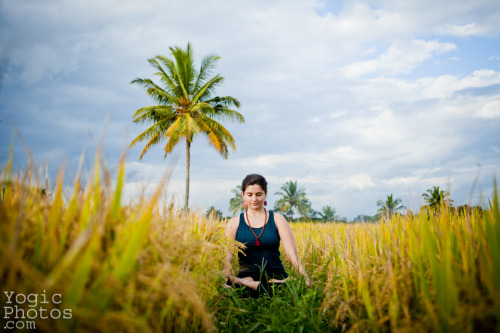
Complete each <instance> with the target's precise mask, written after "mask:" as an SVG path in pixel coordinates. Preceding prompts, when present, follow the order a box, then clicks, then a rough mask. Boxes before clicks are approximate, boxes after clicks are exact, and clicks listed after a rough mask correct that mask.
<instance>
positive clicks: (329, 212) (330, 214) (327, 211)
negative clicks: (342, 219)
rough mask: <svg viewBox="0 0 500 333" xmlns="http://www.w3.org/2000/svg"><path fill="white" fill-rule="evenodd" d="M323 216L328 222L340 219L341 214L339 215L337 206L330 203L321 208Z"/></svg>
mask: <svg viewBox="0 0 500 333" xmlns="http://www.w3.org/2000/svg"><path fill="white" fill-rule="evenodd" d="M321 217H322V218H323V220H325V221H327V222H331V221H335V220H338V219H339V216H338V215H337V211H336V210H335V208H332V207H330V206H329V205H327V206H325V207H323V208H322V209H321Z"/></svg>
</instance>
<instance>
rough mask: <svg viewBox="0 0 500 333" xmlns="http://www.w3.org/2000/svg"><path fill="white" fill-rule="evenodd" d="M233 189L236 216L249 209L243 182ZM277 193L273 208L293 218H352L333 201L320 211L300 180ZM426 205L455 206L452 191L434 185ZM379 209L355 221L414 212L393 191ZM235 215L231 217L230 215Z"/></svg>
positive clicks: (433, 209) (211, 210)
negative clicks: (341, 211) (334, 205)
mask: <svg viewBox="0 0 500 333" xmlns="http://www.w3.org/2000/svg"><path fill="white" fill-rule="evenodd" d="M231 193H233V197H232V198H231V199H230V200H229V212H230V213H231V214H232V216H236V214H238V213H240V212H244V211H245V207H244V206H243V198H242V196H241V186H240V185H238V186H236V187H235V188H234V189H233V190H232V191H231ZM275 195H277V196H278V200H277V201H276V202H275V204H274V207H273V210H275V211H278V212H280V213H281V214H283V215H284V216H285V218H287V219H288V220H289V221H297V220H307V221H312V222H343V223H346V222H348V219H347V218H345V217H342V216H340V215H338V214H337V210H336V209H335V208H333V207H332V206H330V205H326V206H323V207H322V208H321V210H320V211H316V210H314V209H313V208H312V204H311V201H310V200H309V199H308V198H307V195H306V190H305V188H304V187H299V186H298V184H297V181H288V182H286V183H285V184H283V185H282V186H281V188H280V191H277V192H276V193H275ZM422 198H423V199H424V201H425V203H426V205H424V206H423V207H421V208H420V209H421V210H427V212H428V213H431V214H438V213H439V211H440V209H441V208H442V207H454V206H453V200H451V199H450V193H449V192H448V191H445V190H442V189H440V188H439V186H433V187H432V188H431V189H428V190H426V191H425V193H423V194H422ZM377 207H378V211H377V213H376V214H375V215H374V216H370V215H358V216H357V217H355V218H354V219H353V220H352V221H351V222H377V221H380V219H382V218H390V217H391V216H392V215H394V214H404V215H408V214H413V212H411V211H410V210H408V209H407V207H406V206H404V205H403V204H402V200H401V199H400V198H395V197H394V196H393V194H390V195H388V196H387V198H386V199H385V200H378V201H377ZM454 208H456V209H457V210H458V211H459V212H460V211H464V210H470V209H479V210H482V209H481V207H469V206H468V205H460V206H456V207H454ZM210 214H216V215H217V216H218V217H219V218H221V219H222V217H223V214H222V212H221V211H220V210H217V209H216V208H215V207H214V206H212V207H210V208H209V209H208V210H207V215H210ZM230 217H231V216H229V217H227V218H230Z"/></svg>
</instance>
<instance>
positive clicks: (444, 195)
mask: <svg viewBox="0 0 500 333" xmlns="http://www.w3.org/2000/svg"><path fill="white" fill-rule="evenodd" d="M422 197H423V198H424V200H425V202H426V203H427V206H426V207H427V208H429V209H430V210H431V211H433V212H436V211H439V210H440V208H441V207H442V206H449V205H450V204H451V202H452V201H451V200H450V192H448V191H444V190H440V189H439V186H433V187H432V189H428V190H427V191H426V192H425V193H423V194H422Z"/></svg>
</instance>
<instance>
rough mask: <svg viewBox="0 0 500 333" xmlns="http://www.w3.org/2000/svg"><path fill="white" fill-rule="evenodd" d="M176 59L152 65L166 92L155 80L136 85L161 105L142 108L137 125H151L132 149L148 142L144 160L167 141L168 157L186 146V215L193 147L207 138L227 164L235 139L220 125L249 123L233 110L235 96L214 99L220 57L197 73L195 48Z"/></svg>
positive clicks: (176, 53) (208, 59)
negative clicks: (198, 138)
mask: <svg viewBox="0 0 500 333" xmlns="http://www.w3.org/2000/svg"><path fill="white" fill-rule="evenodd" d="M170 51H171V55H172V57H173V59H171V58H168V57H165V56H161V55H159V56H157V57H155V58H151V59H148V61H149V63H150V65H151V66H152V67H153V68H155V69H156V70H157V72H156V73H154V75H156V76H158V77H159V79H160V82H161V84H162V85H163V86H161V85H158V84H156V83H154V82H153V81H152V80H151V79H141V78H137V79H135V80H133V81H132V82H131V83H134V84H138V85H140V86H141V87H143V88H145V89H146V92H147V94H148V95H149V96H150V97H151V98H152V99H153V101H155V102H156V103H157V105H152V106H146V107H143V108H140V109H139V110H137V111H136V112H135V113H134V122H135V123H144V122H147V123H152V125H151V126H150V127H149V128H148V129H146V130H145V131H144V132H142V133H141V134H139V135H138V136H137V137H136V138H135V139H134V140H133V141H132V142H131V143H130V147H132V146H134V145H135V144H137V143H139V142H142V141H146V142H147V143H146V145H145V146H144V149H143V151H142V153H141V155H140V157H139V158H142V157H143V156H144V154H145V153H146V152H147V151H148V150H149V149H150V148H151V147H152V146H154V145H156V144H158V143H160V142H161V141H163V140H167V142H166V144H165V146H164V151H165V157H166V156H167V155H168V154H170V153H171V152H172V150H173V149H174V147H176V146H177V144H178V143H179V142H180V141H183V140H184V141H185V142H186V197H185V206H184V207H185V209H186V210H187V208H188V201H189V163H190V154H189V153H190V147H191V142H192V141H193V139H194V137H196V136H197V135H199V134H203V135H205V136H206V138H207V141H208V143H209V144H210V145H211V146H212V147H213V148H215V150H217V152H219V153H220V154H221V155H222V156H223V157H224V158H227V155H228V152H229V147H231V148H232V149H233V150H236V145H235V142H234V139H233V136H232V135H231V133H229V131H228V130H227V129H226V128H225V127H224V126H222V125H221V124H220V123H219V122H218V121H220V120H224V121H236V122H239V123H243V122H244V121H245V118H244V117H243V116H242V115H241V114H240V113H239V112H237V111H234V110H232V109H231V107H237V108H239V107H240V102H239V101H238V100H237V99H236V98H234V97H231V96H222V97H221V96H214V94H215V90H216V88H217V87H219V86H220V85H221V84H222V82H223V81H224V78H223V77H222V76H220V75H219V74H216V75H215V76H212V70H213V69H214V68H215V64H216V62H217V60H219V57H218V56H215V55H208V56H206V57H204V58H203V60H202V62H201V66H200V68H199V70H196V69H195V65H194V59H193V53H192V50H191V45H190V44H189V43H188V45H187V47H186V49H185V50H183V49H181V48H180V47H171V48H170Z"/></svg>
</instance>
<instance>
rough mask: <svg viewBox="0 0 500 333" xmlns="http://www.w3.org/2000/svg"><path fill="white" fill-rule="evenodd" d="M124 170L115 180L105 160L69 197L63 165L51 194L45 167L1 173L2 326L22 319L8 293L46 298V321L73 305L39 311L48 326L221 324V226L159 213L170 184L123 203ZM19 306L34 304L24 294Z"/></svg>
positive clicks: (138, 328) (149, 328) (39, 322)
mask: <svg viewBox="0 0 500 333" xmlns="http://www.w3.org/2000/svg"><path fill="white" fill-rule="evenodd" d="M11 156H12V154H11ZM124 167H125V162H124V158H122V160H121V163H120V165H119V170H118V173H117V178H116V180H115V181H114V182H112V180H111V177H110V174H109V173H108V172H107V171H106V170H105V169H104V168H103V167H102V163H101V160H100V158H99V157H97V158H96V162H95V166H94V168H93V174H92V176H91V181H90V182H89V183H88V184H86V185H82V181H81V176H80V172H78V176H77V177H76V179H75V181H74V184H73V189H72V193H70V194H68V195H65V194H64V193H63V184H64V178H63V175H64V173H63V171H62V170H61V171H60V172H59V175H58V177H57V180H56V181H55V183H54V184H53V187H52V189H46V191H47V193H50V194H49V195H44V194H43V192H42V191H40V189H41V188H42V187H43V186H45V184H42V181H41V172H40V170H37V169H36V168H35V167H34V166H33V165H30V167H29V168H27V170H25V171H23V172H21V171H19V172H13V170H12V160H9V162H8V163H7V165H6V166H5V168H4V169H3V170H2V173H1V178H0V179H1V180H0V185H1V186H0V188H2V193H1V200H0V258H1V259H0V286H1V289H2V290H1V292H2V295H0V297H2V313H1V317H2V319H1V320H2V322H0V325H1V327H2V328H5V327H7V326H6V325H7V322H8V321H10V320H13V316H14V315H10V316H9V315H8V313H6V312H7V311H8V310H6V309H5V308H4V306H8V305H12V304H6V296H5V295H4V294H3V293H4V292H14V295H18V294H19V295H25V296H26V295H29V294H37V295H38V304H37V308H38V307H40V306H42V307H45V308H47V312H46V313H45V317H47V313H48V312H49V311H51V309H54V308H58V309H61V310H62V309H71V318H69V319H62V318H59V319H58V320H53V319H52V318H51V317H50V316H49V318H46V319H42V318H41V317H42V315H40V314H38V315H37V316H36V318H35V319H34V323H35V324H36V328H37V329H38V330H39V331H40V332H75V331H89V332H112V331H113V332H114V331H121V332H160V331H164V332H169V331H212V330H213V328H214V324H213V319H212V315H211V312H210V309H208V308H207V306H206V302H207V301H208V300H210V299H211V298H212V297H215V294H216V292H217V285H218V284H219V283H220V276H219V275H218V274H219V272H220V271H221V267H222V264H223V260H224V258H225V255H226V254H225V253H226V252H225V251H227V248H228V244H227V240H226V239H225V237H224V236H223V232H222V227H223V226H221V224H220V223H221V222H220V221H217V220H215V219H213V218H206V217H204V216H203V215H202V214H197V213H190V214H182V213H181V212H177V211H176V210H175V209H173V208H169V209H167V208H164V209H160V208H159V207H160V205H159V204H158V201H159V198H160V193H161V190H162V188H161V187H160V188H159V189H158V190H157V191H156V193H155V194H154V195H153V196H151V197H149V198H145V197H143V198H141V199H140V200H139V201H138V202H137V203H135V204H130V205H122V204H121V195H122V188H123V184H124ZM57 294H60V295H61V296H62V297H60V298H62V303H61V304H56V303H57V302H56V303H54V302H51V301H49V302H47V303H48V304H41V300H42V297H43V295H48V296H47V298H48V299H49V300H50V297H51V295H57ZM16 305H18V306H19V307H20V308H24V309H25V311H27V310H29V309H30V308H31V306H30V303H28V302H26V301H24V299H23V298H22V296H20V298H19V304H18V303H16ZM31 313H32V315H31V317H34V316H35V315H34V314H33V312H31ZM18 317H19V318H17V319H14V321H15V323H16V324H17V325H19V326H17V327H18V328H26V327H27V323H26V322H27V321H30V320H31V319H30V318H26V315H24V317H25V318H23V317H22V315H19V316H18ZM13 324H14V323H13V322H11V323H10V326H8V327H12V325H13Z"/></svg>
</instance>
